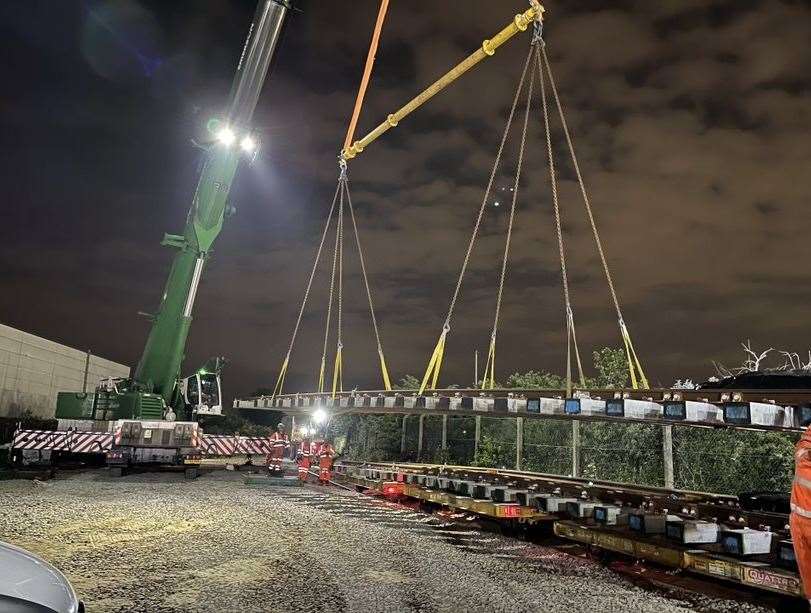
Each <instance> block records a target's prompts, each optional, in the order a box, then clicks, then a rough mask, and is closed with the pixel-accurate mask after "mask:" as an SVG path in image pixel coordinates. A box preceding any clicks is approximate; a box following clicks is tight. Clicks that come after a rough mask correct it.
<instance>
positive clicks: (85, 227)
mask: <svg viewBox="0 0 811 613" xmlns="http://www.w3.org/2000/svg"><path fill="white" fill-rule="evenodd" d="M255 4H256V3H255V2H254V0H172V1H171V2H167V1H165V0H152V1H147V0H109V1H99V0H85V1H73V0H49V1H47V0H6V1H5V2H3V3H2V4H0V40H2V42H0V46H2V53H3V58H4V61H3V67H4V74H3V87H2V93H0V105H1V106H0V122H1V124H2V125H0V138H2V139H3V151H4V153H5V155H4V156H3V163H2V165H0V176H1V177H2V184H3V203H2V205H0V206H2V210H3V220H2V223H1V224H0V233H1V234H2V240H0V267H2V285H0V321H2V322H3V323H6V324H8V325H11V326H14V327H18V328H21V329H23V330H26V331H28V332H32V333H34V334H37V335H40V336H44V337H46V338H49V339H53V340H56V341H59V342H62V343H66V344H68V345H71V346H74V347H78V348H82V349H85V348H90V349H91V350H92V351H93V352H94V353H95V354H98V355H101V356H103V357H106V358H110V359H113V360H116V361H119V362H123V363H127V364H131V365H133V366H134V365H135V363H136V362H137V360H138V357H139V355H140V351H141V349H142V347H143V343H144V341H145V339H146V335H147V332H148V323H147V321H146V320H145V319H144V318H142V317H139V316H138V314H137V313H138V311H147V312H150V311H154V310H155V308H156V307H157V304H158V300H159V297H160V294H161V291H162V288H163V284H164V280H165V276H166V274H167V272H168V267H169V263H170V258H171V255H172V253H171V250H170V249H167V248H162V247H160V246H159V243H160V240H161V238H162V236H163V233H164V232H167V231H168V232H173V233H178V232H180V231H181V230H182V227H183V222H184V220H185V216H186V213H187V210H188V207H189V204H190V202H191V197H192V194H193V189H194V186H195V183H196V179H197V172H198V169H199V165H200V161H201V154H200V152H199V150H196V149H195V148H194V147H193V146H192V145H191V143H190V140H191V139H192V138H195V137H198V138H199V137H200V136H201V133H202V129H203V127H204V125H205V122H206V120H207V119H208V118H209V117H212V116H214V115H216V113H217V112H218V111H219V110H220V109H221V106H222V104H223V103H224V101H225V98H226V95H227V93H228V90H229V87H230V81H231V78H232V75H233V71H234V68H235V66H236V62H237V59H238V57H239V53H240V51H241V47H242V44H243V40H244V37H245V34H246V32H247V28H248V25H249V23H250V19H251V16H252V14H253V11H254V8H255ZM298 4H299V6H300V7H301V9H302V11H303V12H302V13H300V14H294V15H292V16H291V18H290V20H289V23H288V27H287V29H286V32H285V36H284V39H283V41H282V43H281V45H280V47H279V51H278V55H277V61H276V64H275V66H274V69H273V73H272V75H271V77H270V79H269V80H268V82H267V84H266V87H265V90H264V93H263V96H262V98H261V99H260V103H259V108H258V109H257V112H256V115H255V122H254V123H255V125H256V127H257V128H258V130H259V131H260V132H261V134H262V141H263V146H262V151H261V155H260V158H259V160H258V161H257V163H256V164H254V165H253V166H251V167H243V168H242V170H241V172H240V174H239V176H238V178H237V180H236V182H235V187H234V190H233V203H234V204H235V206H236V208H237V215H236V217H234V218H232V219H231V220H229V221H228V222H227V224H226V226H225V228H224V231H223V233H222V234H221V236H220V239H219V240H218V242H217V243H216V245H215V250H216V251H215V253H214V256H213V258H212V260H211V262H210V266H209V268H208V269H207V271H206V274H205V277H204V280H203V283H202V286H201V290H200V293H199V295H198V300H197V304H196V307H195V321H194V323H193V325H192V330H191V335H190V341H189V346H188V350H187V360H186V366H185V369H184V370H186V371H190V370H192V369H193V368H195V367H196V366H198V365H199V364H200V363H202V362H203V361H204V360H205V359H206V358H207V357H208V356H212V355H224V356H226V357H227V358H228V359H229V360H230V365H229V367H228V370H227V373H226V374H225V389H226V395H227V396H228V397H230V396H232V395H240V394H249V393H251V392H252V391H253V390H255V389H256V388H257V387H260V386H271V387H272V384H273V382H274V381H275V378H276V374H277V372H278V367H279V365H280V363H281V360H282V358H283V357H284V353H285V351H286V348H287V344H288V342H289V337H290V333H291V331H292V327H293V323H294V321H295V317H296V314H297V311H298V307H299V304H300V300H301V297H302V294H303V291H304V287H305V284H306V276H307V274H308V273H309V268H310V266H311V265H312V258H313V256H314V252H315V248H316V246H317V242H318V235H319V232H320V230H321V225H322V223H323V220H324V218H325V216H326V213H327V210H328V208H329V204H330V201H331V198H332V194H333V192H334V190H335V181H336V176H337V169H336V154H337V152H338V150H339V149H340V146H341V144H342V142H343V137H344V132H345V130H346V125H347V123H348V120H349V115H350V113H351V109H352V104H353V102H354V96H355V93H356V88H357V85H358V81H359V78H360V74H361V71H362V66H363V62H364V60H365V56H366V49H367V46H368V42H369V37H370V34H371V29H372V26H373V23H374V20H375V17H376V14H377V6H378V3H377V0H352V1H351V2H347V1H343V2H339V1H337V0H309V1H304V0H301V1H300V2H299V3H298ZM462 6H464V10H461V11H460V10H459V9H460V8H461V7H462ZM525 8H526V3H524V2H521V1H520V0H500V1H498V2H496V1H494V0H469V1H466V2H464V3H462V2H456V1H454V2H451V1H436V0H432V1H429V0H392V6H391V9H390V12H389V17H388V19H387V22H386V26H385V29H384V32H383V36H382V42H381V48H380V53H379V56H378V63H377V66H376V69H375V74H374V76H373V79H372V83H371V86H370V91H369V95H368V97H367V103H366V105H365V108H364V112H363V115H362V118H361V122H360V127H359V134H361V133H365V132H366V131H368V129H370V128H371V127H373V126H374V125H376V124H377V123H378V122H379V121H381V120H382V119H383V118H384V117H385V116H386V115H387V114H388V113H389V112H392V111H393V110H395V109H396V108H398V107H399V106H401V105H402V104H403V103H404V102H405V101H407V100H408V99H409V98H411V97H412V96H413V95H414V94H416V93H417V92H418V91H420V90H422V89H423V87H424V86H426V85H427V84H429V83H430V82H431V81H433V80H434V79H435V78H436V77H438V76H439V75H440V74H442V73H444V72H445V71H446V70H447V69H448V68H450V67H451V66H452V65H453V64H455V63H456V62H457V61H459V60H460V59H462V58H463V57H464V56H466V55H467V54H468V53H470V52H471V51H473V50H474V49H475V48H477V47H478V45H480V44H481V41H482V40H483V39H484V38H486V37H487V36H489V35H490V34H492V33H494V32H496V31H498V30H499V29H501V27H503V25H505V24H506V23H507V21H508V20H509V19H511V18H512V15H514V14H515V13H516V12H518V11H521V10H524V9H525ZM547 9H548V10H547V14H546V16H547V19H546V27H545V39H546V41H547V49H548V52H549V54H550V59H551V61H552V64H553V70H554V71H555V74H556V77H557V80H558V84H559V87H560V91H561V95H562V98H563V102H564V105H565V108H566V109H567V111H568V119H569V123H570V127H571V129H572V131H573V135H574V139H575V146H576V147H577V150H578V154H579V157H580V161H581V166H582V169H583V173H584V176H585V179H586V183H587V185H588V188H589V191H590V193H591V197H592V201H593V205H594V208H595V212H596V216H597V221H598V224H599V228H600V230H601V234H602V237H603V241H604V246H605V249H606V252H607V255H608V260H609V264H610V266H611V269H612V271H613V273H614V276H615V282H616V285H617V289H618V293H619V296H620V300H621V302H622V304H623V306H624V311H625V319H626V321H627V323H628V325H629V328H630V330H631V333H632V335H633V337H634V339H635V343H636V345H637V350H638V352H639V354H640V358H641V359H642V361H643V363H644V365H645V368H646V370H647V371H648V375H649V377H650V379H651V382H652V383H653V384H657V383H658V384H664V385H669V384H671V383H672V382H673V381H674V380H675V379H676V378H685V377H691V378H694V379H703V378H706V377H707V376H709V375H711V374H713V368H712V360H716V361H721V362H724V363H726V364H728V365H734V364H738V363H740V362H741V350H740V347H739V342H740V341H742V340H745V339H747V338H751V339H752V341H753V345H754V346H756V347H763V348H765V347H768V346H775V347H779V348H785V349H789V348H790V349H792V350H794V351H799V352H800V353H805V352H807V350H808V349H809V347H811V338H809V335H808V330H809V326H811V282H809V281H811V279H809V273H808V264H809V261H811V241H809V239H808V237H809V236H811V215H809V213H808V207H809V204H811V202H810V201H811V196H809V194H811V174H810V173H809V170H810V169H811V44H810V41H811V3H809V2H807V1H806V2H799V1H796V2H789V1H784V2H781V1H776V0H773V1H767V0H763V1H753V0H734V1H708V0H678V1H675V0H665V1H660V2H650V1H648V0H645V1H642V0H639V1H631V0H627V1H617V2H597V1H584V2H574V1H572V2H559V3H551V4H549V5H548V6H547ZM528 44H529V33H527V34H526V35H523V36H520V37H517V38H516V39H514V40H513V41H512V42H511V43H510V44H509V45H508V46H506V47H505V48H502V50H500V51H499V52H498V53H497V54H496V56H495V57H494V58H492V59H489V60H488V61H487V62H485V63H484V64H482V65H481V66H479V67H478V68H477V69H475V70H474V71H473V72H471V73H469V74H467V75H466V76H465V77H464V79H463V80H462V81H460V82H458V83H457V84H456V85H455V86H453V88H452V89H450V90H448V91H446V92H445V93H443V94H441V95H440V96H438V97H437V98H435V99H434V100H433V101H431V102H430V103H429V104H428V105H427V106H426V107H424V108H423V109H421V110H420V111H419V112H418V113H416V114H415V115H413V116H412V117H410V118H409V119H407V120H406V121H404V122H403V123H402V124H401V125H400V126H399V127H398V128H397V129H396V130H393V131H391V132H390V133H389V134H387V135H386V136H385V137H384V138H383V139H382V140H381V141H379V142H378V143H376V144H374V145H373V146H371V147H370V148H369V149H368V150H367V151H366V152H365V153H364V154H363V155H361V156H360V157H359V158H358V159H356V160H355V161H353V162H352V163H351V166H350V179H351V182H352V183H351V185H352V192H353V196H354V201H355V204H356V207H357V213H358V222H359V224H360V228H361V238H362V240H363V243H364V247H365V250H366V252H367V258H368V268H369V272H370V280H371V282H372V286H373V292H374V296H375V299H376V306H377V309H378V318H379V320H380V324H381V333H382V337H383V344H384V348H385V350H386V354H387V358H388V362H389V367H390V369H391V371H392V376H393V377H394V378H397V379H399V378H400V377H401V376H403V375H404V374H406V373H412V374H421V373H422V371H423V370H424V368H425V363H426V361H427V359H428V357H429V355H430V352H431V350H432V348H433V345H434V343H435V341H436V337H437V335H438V334H439V332H440V328H441V325H442V321H443V319H444V316H445V312H446V310H447V307H448V302H449V299H450V294H451V290H452V284H453V283H454V281H455V277H456V275H457V273H458V270H459V267H460V265H461V262H462V257H463V254H464V249H465V247H466V243H467V240H468V237H469V235H470V231H471V229H472V225H473V222H474V219H475V214H476V211H477V210H478V206H479V203H480V201H481V198H482V191H483V188H484V186H485V184H486V181H487V177H488V174H489V170H490V167H491V165H492V161H493V157H494V154H495V151H496V148H497V145H498V140H499V137H500V135H501V131H502V129H503V125H504V121H505V117H506V113H507V110H508V107H509V104H510V102H511V99H512V95H513V92H514V89H515V85H516V84H517V79H518V77H519V74H520V70H521V65H522V62H523V58H524V57H525V54H526V52H527V46H528ZM541 117H542V116H541V114H540V111H539V109H538V108H537V105H536V108H534V109H533V114H532V119H531V128H530V132H529V140H528V146H527V154H526V155H527V157H526V159H525V172H524V181H523V182H522V185H521V192H520V193H521V197H520V199H519V209H518V212H517V218H516V231H515V234H514V237H513V250H512V259H511V264H510V268H509V273H508V278H507V289H506V293H505V298H504V304H503V307H502V314H503V317H502V325H501V328H500V333H499V351H498V362H497V376H498V377H499V378H501V379H502V380H503V379H505V378H506V375H507V374H509V373H510V372H513V371H515V370H527V369H530V368H533V369H548V370H553V371H558V372H561V371H562V370H563V368H564V356H565V353H564V352H565V344H564V343H565V335H564V319H563V310H562V304H563V301H562V290H561V285H560V273H559V264H558V259H557V245H556V241H555V237H554V221H553V217H552V207H551V199H550V195H549V184H548V175H547V170H546V160H545V142H544V138H543V133H542V131H541V123H542V119H541ZM516 136H517V134H516ZM553 137H554V143H555V146H556V152H557V156H556V159H557V160H558V164H559V166H560V168H559V170H560V173H561V184H560V194H561V205H562V213H563V218H564V229H565V235H566V245H567V257H568V264H569V268H570V277H571V281H572V296H573V305H574V313H575V318H576V321H577V325H578V337H579V341H580V345H581V351H583V353H584V354H590V352H591V350H593V349H595V348H598V347H601V346H604V345H609V344H610V345H615V346H616V345H618V344H619V342H620V340H619V334H618V331H617V325H616V317H615V315H614V312H613V309H612V306H611V303H610V298H609V294H608V290H607V287H606V284H605V280H604V277H603V275H602V272H601V269H600V267H599V261H598V259H597V254H596V251H595V248H594V242H593V239H592V238H591V236H590V232H589V228H588V225H587V223H586V217H585V214H584V209H583V205H582V201H581V200H580V198H579V194H578V191H577V187H576V183H575V182H574V181H573V175H572V171H571V166H570V164H568V162H567V160H566V156H565V150H564V149H563V147H562V146H561V145H562V142H561V137H560V132H559V128H558V123H557V121H555V122H554V123H553ZM516 151H517V139H516V138H512V139H511V140H510V141H509V142H508V145H507V154H506V158H505V164H504V167H503V169H502V172H501V173H500V174H499V175H498V179H497V181H496V187H497V188H499V189H500V188H501V187H505V186H506V187H507V188H509V186H510V184H511V176H512V173H513V167H514V161H515V157H516V155H515V153H516ZM497 193H498V192H497ZM503 204H504V205H502V206H499V207H495V206H494V201H493V203H491V204H488V209H487V213H486V216H485V222H484V224H483V226H482V236H481V239H480V241H479V244H478V247H477V249H476V251H475V252H474V256H473V259H472V261H471V267H470V270H469V273H468V277H467V279H466V283H465V285H464V286H463V290H462V295H461V298H460V302H459V305H458V307H457V312H456V316H455V318H454V321H453V329H452V331H451V334H450V337H449V341H448V348H447V355H446V365H445V368H444V370H443V377H442V382H443V383H444V384H450V383H459V384H469V383H470V382H471V381H472V379H473V350H474V348H478V349H479V350H480V353H485V352H486V349H487V344H488V342H489V334H490V327H491V325H492V317H493V309H494V305H495V292H494V290H495V287H496V281H497V276H498V273H499V270H500V264H501V262H500V259H501V251H502V250H503V244H504V232H505V227H506V221H507V215H508V212H509V207H508V206H505V205H506V203H503ZM324 264H325V265H324V266H322V268H321V274H320V275H319V276H318V277H317V278H316V288H315V289H314V292H313V294H312V296H311V305H310V308H309V309H308V312H307V315H306V317H305V320H304V326H303V330H302V333H301V334H300V336H299V339H298V342H297V344H296V350H295V351H294V354H293V358H292V363H291V373H290V375H289V376H288V386H287V387H288V389H293V390H295V389H298V390H305V389H312V388H314V386H315V382H316V379H317V369H318V364H319V361H320V356H321V343H322V336H323V325H324V324H323V320H324V315H325V310H326V286H327V282H328V273H327V266H326V264H327V262H326V260H325V262H324ZM346 268H347V278H346V281H345V296H344V307H345V311H346V312H345V333H344V339H345V340H344V344H345V349H344V352H345V358H344V361H345V370H346V377H345V381H346V386H347V387H353V386H355V385H357V386H359V387H361V388H369V387H374V388H377V387H380V382H379V375H378V372H377V355H376V351H375V346H374V341H373V335H372V330H371V324H370V321H369V317H368V307H367V304H366V297H365V293H364V290H363V288H362V285H361V278H360V275H359V269H358V266H357V260H356V256H355V251H354V249H353V248H352V246H351V244H347V252H346ZM330 346H331V349H334V343H333V342H331V343H330ZM329 359H330V360H331V356H330V358H329ZM587 362H588V363H587V369H588V370H590V369H591V364H590V360H587Z"/></svg>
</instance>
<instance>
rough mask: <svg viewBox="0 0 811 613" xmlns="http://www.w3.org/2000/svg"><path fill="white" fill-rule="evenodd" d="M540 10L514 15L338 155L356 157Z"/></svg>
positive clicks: (523, 28) (521, 29)
mask: <svg viewBox="0 0 811 613" xmlns="http://www.w3.org/2000/svg"><path fill="white" fill-rule="evenodd" d="M543 12H544V9H543V7H542V6H541V5H540V4H537V5H536V6H533V7H531V8H530V9H529V10H527V11H526V12H524V13H522V14H519V15H516V16H515V18H514V19H513V20H512V22H510V24H509V25H508V26H507V27H506V28H504V29H503V30H501V32H499V33H498V34H496V35H495V36H493V38H489V39H487V40H485V41H484V42H483V43H482V46H481V48H479V49H478V50H476V51H475V52H474V53H472V54H470V55H469V56H468V57H467V58H466V59H464V60H463V61H462V62H460V63H459V64H457V65H456V66H455V67H454V68H451V69H450V70H449V71H448V72H447V73H446V74H445V75H443V76H442V77H440V78H439V79H437V80H436V81H435V82H434V83H433V84H432V85H430V86H429V87H428V88H427V89H426V90H425V91H423V92H422V93H421V94H419V95H417V96H416V97H415V98H413V99H412V100H411V101H410V102H409V103H408V104H406V105H405V106H404V107H403V108H401V109H400V110H398V111H395V112H394V113H392V114H391V115H389V116H388V117H386V121H384V122H383V123H381V124H380V125H379V126H377V127H376V128H375V129H374V130H372V131H371V132H369V134H367V135H366V136H364V137H363V138H361V139H360V140H356V141H355V142H354V143H352V146H351V147H348V148H346V149H344V150H343V151H342V152H341V157H342V158H343V159H344V160H351V159H352V158H354V157H356V156H357V155H358V154H359V153H361V152H362V151H363V150H364V149H366V147H368V146H369V145H370V144H371V143H373V142H374V141H376V140H377V139H378V138H380V137H381V136H382V135H383V134H385V133H386V132H388V131H389V130H390V129H391V128H393V127H395V126H396V125H397V124H398V123H400V122H401V121H402V120H403V119H405V118H406V117H408V116H409V115H410V114H411V113H413V112H414V111H415V110H417V109H418V108H419V107H421V106H422V105H423V104H425V103H426V102H428V101H429V100H430V99H431V98H433V97H434V96H436V95H437V94H438V93H439V92H441V91H442V90H443V89H445V88H446V87H448V85H450V84H451V83H453V82H454V81H456V79H458V78H459V77H461V76H462V75H463V74H465V73H466V72H467V71H468V70H470V69H471V68H473V67H474V66H475V65H476V64H478V63H479V62H481V61H482V60H485V59H487V58H488V57H490V56H492V55H495V53H496V50H497V49H498V48H499V47H501V46H502V45H503V44H504V43H506V42H507V41H508V40H510V39H511V38H512V37H513V36H515V35H516V34H518V33H519V32H524V31H526V29H527V28H528V27H529V26H530V24H531V23H532V22H533V21H535V20H536V19H541V18H542V17H543Z"/></svg>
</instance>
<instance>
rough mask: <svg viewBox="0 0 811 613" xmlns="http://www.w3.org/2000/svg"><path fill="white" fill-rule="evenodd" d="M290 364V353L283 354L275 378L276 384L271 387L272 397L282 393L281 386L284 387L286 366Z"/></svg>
mask: <svg viewBox="0 0 811 613" xmlns="http://www.w3.org/2000/svg"><path fill="white" fill-rule="evenodd" d="M289 365H290V353H289V352H288V354H287V355H286V356H285V358H284V362H283V363H282V368H281V370H280V371H279V378H278V379H276V385H275V386H274V387H273V395H272V396H271V397H272V398H275V397H276V396H277V395H278V394H281V393H282V388H283V387H284V378H285V376H286V375H287V367H288V366H289Z"/></svg>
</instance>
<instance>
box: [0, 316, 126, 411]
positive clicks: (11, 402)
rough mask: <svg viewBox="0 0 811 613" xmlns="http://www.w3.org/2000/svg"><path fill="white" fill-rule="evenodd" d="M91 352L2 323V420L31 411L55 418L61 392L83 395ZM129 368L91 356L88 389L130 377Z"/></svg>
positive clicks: (0, 345) (0, 374) (0, 380)
mask: <svg viewBox="0 0 811 613" xmlns="http://www.w3.org/2000/svg"><path fill="white" fill-rule="evenodd" d="M86 360H87V353H86V352H85V351H82V350H80V349H72V348H71V347H66V346H65V345H60V344H59V343H54V342H53V341H49V340H46V339H44V338H40V337H39V336H34V335H33V334H28V333H27V332H23V331H22V330H16V329H15V328H10V327H9V326H4V325H3V324H0V417H9V416H10V417H17V416H19V415H20V414H21V413H22V412H23V411H25V410H28V411H31V412H32V413H33V414H34V415H36V416H38V417H53V415H54V411H55V409H56V394H57V392H80V391H82V382H83V380H84V372H85V364H86ZM129 374H130V369H129V366H124V365H123V364H117V363H116V362H111V361H110V360H105V359H104V358H100V357H97V356H95V355H91V356H90V367H89V369H88V375H87V390H88V391H92V390H93V389H94V388H95V387H96V384H97V383H98V382H99V381H100V380H101V379H104V378H107V377H128V376H129Z"/></svg>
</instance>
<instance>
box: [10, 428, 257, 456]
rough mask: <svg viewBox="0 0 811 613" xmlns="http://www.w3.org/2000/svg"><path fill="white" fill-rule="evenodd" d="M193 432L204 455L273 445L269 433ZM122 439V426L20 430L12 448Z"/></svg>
mask: <svg viewBox="0 0 811 613" xmlns="http://www.w3.org/2000/svg"><path fill="white" fill-rule="evenodd" d="M193 434H194V436H193V438H192V443H193V446H194V447H197V448H198V449H199V451H200V453H201V454H202V455H204V456H212V457H217V456H233V455H266V454H268V453H270V450H271V445H272V443H271V441H270V439H269V438H268V437H266V436H233V435H224V434H202V435H199V434H198V433H197V431H196V430H195V432H194V433H193ZM195 439H196V441H195ZM195 442H196V443H197V444H196V445H194V443H195ZM120 443H121V427H120V426H119V427H118V428H116V431H115V433H113V432H89V431H82V430H17V431H16V432H15V433H14V438H13V440H12V443H11V448H12V449H35V450H51V451H69V452H72V453H106V452H107V451H109V450H110V449H112V448H113V446H116V445H119V444H120Z"/></svg>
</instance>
